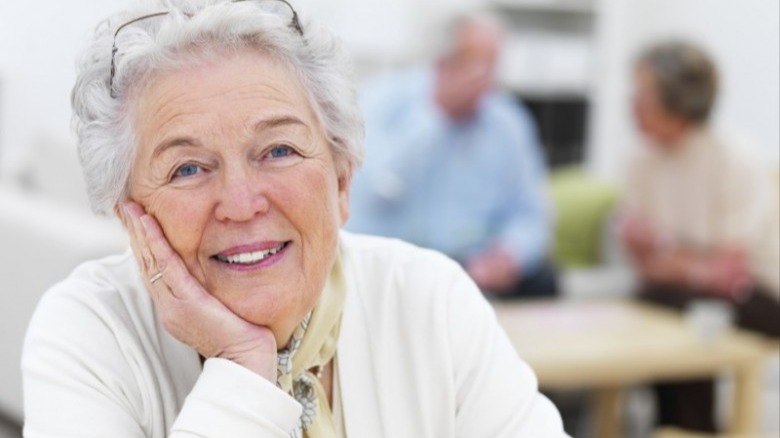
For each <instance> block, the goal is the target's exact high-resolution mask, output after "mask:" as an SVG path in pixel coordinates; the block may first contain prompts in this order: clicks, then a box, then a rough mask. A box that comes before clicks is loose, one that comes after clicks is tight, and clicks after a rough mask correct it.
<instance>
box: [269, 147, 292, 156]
mask: <svg viewBox="0 0 780 438" xmlns="http://www.w3.org/2000/svg"><path fill="white" fill-rule="evenodd" d="M293 153H295V151H293V149H292V148H291V147H289V146H274V147H273V148H271V150H270V151H268V157H269V158H283V157H287V156H290V155H292V154H293Z"/></svg>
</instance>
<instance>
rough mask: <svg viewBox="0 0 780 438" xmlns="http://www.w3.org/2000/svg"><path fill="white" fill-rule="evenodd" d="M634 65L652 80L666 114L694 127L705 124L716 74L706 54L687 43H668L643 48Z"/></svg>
mask: <svg viewBox="0 0 780 438" xmlns="http://www.w3.org/2000/svg"><path fill="white" fill-rule="evenodd" d="M637 63H638V65H641V66H644V67H646V68H648V69H649V70H650V72H651V74H652V75H653V76H654V77H655V79H656V83H657V84H658V92H659V94H660V96H659V97H660V99H661V103H662V104H663V106H664V108H666V110H667V111H669V112H671V113H672V114H675V115H677V116H679V117H682V118H683V119H685V120H687V121H689V122H693V123H696V124H703V123H705V122H706V121H707V119H708V118H709V116H710V113H711V112H712V107H713V106H714V103H715V97H716V95H717V92H718V72H717V69H716V67H715V64H714V63H713V62H712V60H711V58H710V57H709V56H708V55H707V53H705V52H704V51H703V50H702V49H700V48H699V47H697V46H695V45H693V44H691V43H687V42H683V41H669V42H664V43H660V44H657V45H654V46H652V47H649V48H647V49H645V50H644V51H643V52H642V53H641V54H640V55H639V58H638V60H637Z"/></svg>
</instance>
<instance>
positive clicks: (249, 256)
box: [217, 244, 284, 265]
mask: <svg viewBox="0 0 780 438" xmlns="http://www.w3.org/2000/svg"><path fill="white" fill-rule="evenodd" d="M283 247H284V244H281V245H279V246H278V247H276V248H270V249H266V250H264V251H255V252H242V253H241V254H233V255H229V256H224V255H217V260H219V261H221V262H227V263H241V264H244V265H248V264H251V263H257V262H259V261H261V260H263V259H265V258H266V257H268V256H271V255H274V254H276V253H277V252H279V251H281V250H282V248H283Z"/></svg>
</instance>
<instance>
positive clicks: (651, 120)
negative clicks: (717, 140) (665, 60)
mask: <svg viewBox="0 0 780 438" xmlns="http://www.w3.org/2000/svg"><path fill="white" fill-rule="evenodd" d="M633 110H634V119H635V120H636V123H637V126H638V128H639V130H640V131H641V132H642V133H643V134H644V135H646V136H647V137H649V138H651V139H653V140H655V142H656V143H657V144H658V145H659V146H665V147H671V146H672V145H674V144H675V143H676V142H677V141H678V140H679V139H680V138H681V137H682V135H683V134H684V133H685V131H686V129H687V123H686V122H685V121H684V120H683V119H682V118H680V117H678V116H676V115H675V114H673V113H670V112H669V111H668V110H667V109H666V108H665V107H664V104H663V102H662V101H661V93H660V90H659V89H658V82H657V79H656V77H655V75H654V74H653V72H652V71H651V70H650V69H649V68H648V67H646V66H644V65H641V64H640V65H638V66H637V67H636V69H635V70H634V100H633Z"/></svg>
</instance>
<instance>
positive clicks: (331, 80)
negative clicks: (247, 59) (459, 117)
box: [71, 0, 364, 214]
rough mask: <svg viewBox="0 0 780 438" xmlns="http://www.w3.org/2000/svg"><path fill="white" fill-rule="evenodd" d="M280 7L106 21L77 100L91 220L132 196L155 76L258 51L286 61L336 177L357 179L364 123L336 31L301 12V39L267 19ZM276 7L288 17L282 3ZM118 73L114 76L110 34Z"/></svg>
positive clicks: (219, 0)
mask: <svg viewBox="0 0 780 438" xmlns="http://www.w3.org/2000/svg"><path fill="white" fill-rule="evenodd" d="M269 1H270V3H274V0H266V1H240V2H232V1H225V0H155V1H146V2H143V3H142V4H141V5H138V6H137V7H136V8H134V9H132V10H127V11H124V12H120V13H118V14H116V15H114V16H112V17H109V18H108V19H106V20H104V21H103V22H101V23H100V24H99V25H98V26H97V28H96V29H95V33H94V35H93V37H92V40H91V42H90V44H89V46H88V47H87V48H86V50H85V51H84V52H83V54H82V56H81V58H80V59H79V62H78V72H77V78H76V84H75V86H74V87H73V91H72V94H71V104H72V106H73V112H74V115H73V126H74V130H75V131H76V134H77V136H78V149H79V158H80V160H81V165H82V169H83V171H84V177H85V180H86V184H87V191H88V195H89V199H90V203H91V205H92V209H93V211H95V212H96V213H100V214H111V213H112V212H113V210H114V207H115V206H116V204H117V203H118V202H119V201H121V200H122V199H124V198H125V197H126V196H127V192H128V187H129V179H130V173H131V168H132V165H133V158H134V152H135V149H136V146H137V145H136V141H137V139H136V138H135V132H134V127H133V123H134V114H133V108H134V105H133V99H134V96H135V95H137V93H138V92H139V90H141V89H142V87H143V84H144V83H146V82H147V79H148V78H149V77H150V76H151V75H152V74H154V73H156V72H160V71H164V70H166V69H174V68H177V67H181V66H185V65H190V64H192V63H197V62H202V61H205V60H208V59H213V58H214V57H215V56H218V55H220V54H221V55H226V54H230V53H233V52H236V51H238V50H239V49H242V48H247V47H248V48H252V49H255V50H258V51H260V52H262V53H264V54H266V55H268V56H271V57H274V58H276V59H279V60H281V61H282V62H284V63H285V64H286V65H287V66H288V67H289V68H290V70H291V71H292V72H293V74H294V75H295V76H297V79H298V80H299V82H300V83H301V85H302V86H303V88H304V92H306V93H308V97H309V100H310V102H311V105H312V108H313V110H314V113H315V114H316V115H317V117H318V119H319V122H320V123H321V125H322V127H323V129H324V132H325V135H326V136H327V137H328V141H329V144H330V146H331V148H332V151H333V154H334V160H335V163H336V168H337V171H338V173H339V175H340V176H351V174H352V172H354V170H355V169H356V168H357V167H358V166H360V163H361V162H362V158H363V135H364V133H363V129H364V128H363V120H362V116H361V113H360V110H359V107H358V104H357V96H356V92H355V88H354V81H353V78H352V64H351V62H350V60H349V58H348V56H347V54H346V52H345V51H344V49H343V48H342V45H341V43H340V41H339V40H338V39H337V38H336V37H335V35H333V34H332V33H331V32H330V31H328V30H327V29H325V28H324V27H322V26H320V25H318V24H317V23H314V22H311V21H309V20H307V19H306V16H305V15H301V13H300V11H299V10H298V9H297V8H296V11H297V12H298V19H299V21H300V25H301V27H302V30H303V36H301V35H300V34H299V33H298V32H297V31H296V30H295V29H293V28H292V27H291V26H290V21H289V18H290V17H289V16H287V15H279V14H276V13H272V12H269V10H268V8H267V7H266V5H268V4H269ZM279 6H281V7H283V8H286V6H284V4H283V3H282V2H280V1H279V2H278V4H276V5H275V6H274V8H278V7H279ZM162 11H168V13H167V14H165V15H162V16H158V17H152V18H147V19H144V20H140V21H138V22H136V23H133V24H130V25H128V26H126V27H125V28H123V29H122V30H121V31H120V32H119V34H118V35H117V37H116V42H115V43H116V47H117V52H116V55H115V64H116V71H115V75H114V78H113V87H112V88H113V92H114V95H115V96H116V98H112V97H111V92H112V90H111V87H110V86H109V82H110V80H109V77H110V75H109V71H110V69H111V52H112V44H113V43H114V33H115V32H116V29H117V28H118V27H120V26H122V25H123V24H125V23H127V22H129V21H131V20H133V19H135V18H138V17H141V16H144V15H147V14H152V13H156V12H162Z"/></svg>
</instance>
